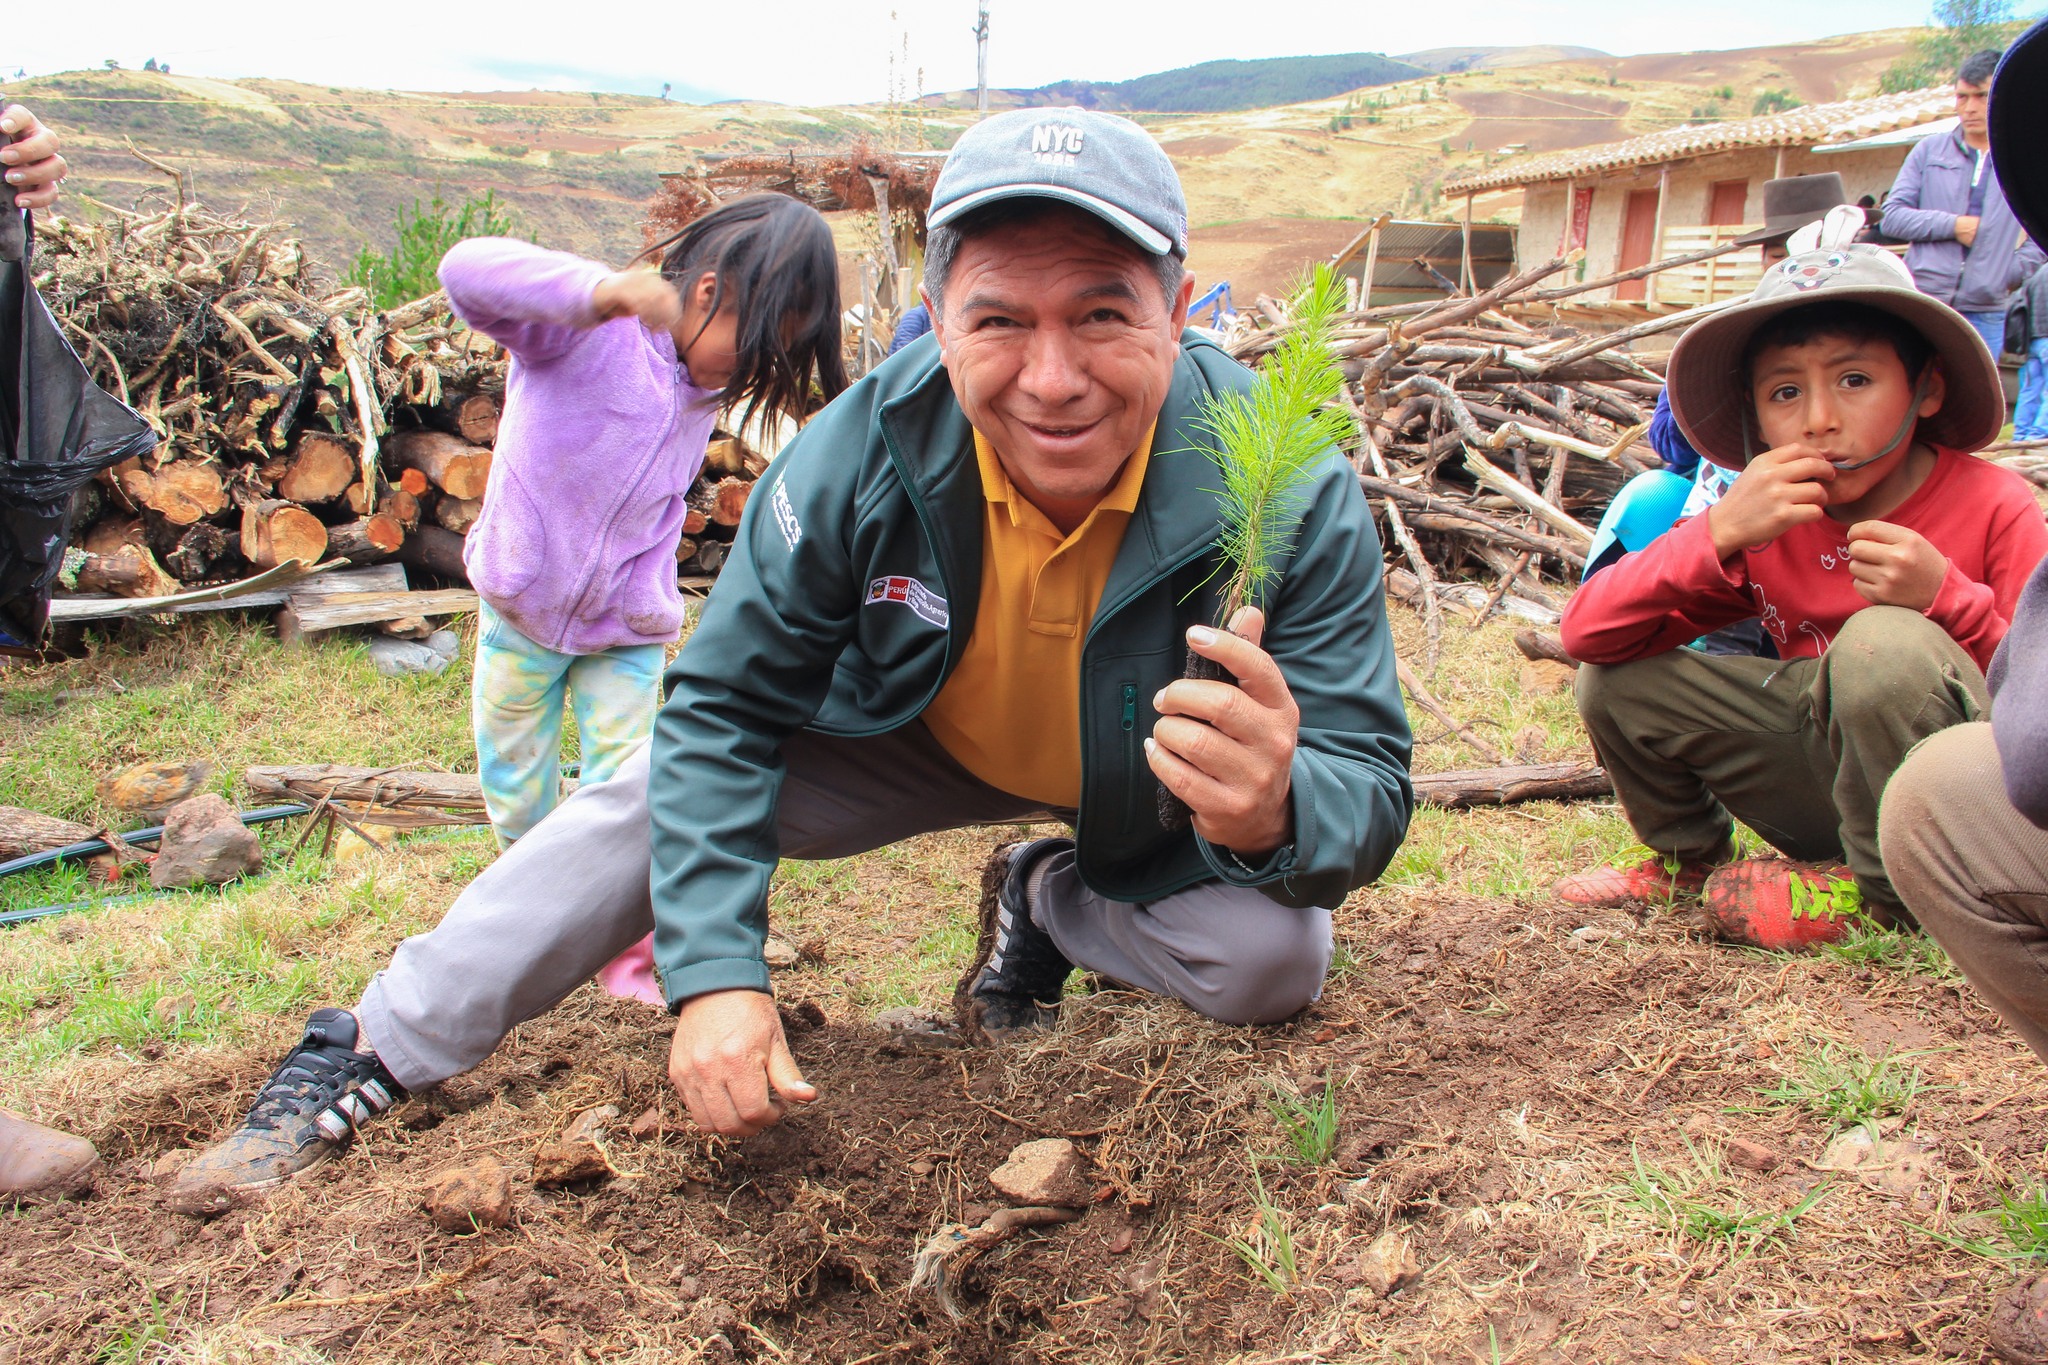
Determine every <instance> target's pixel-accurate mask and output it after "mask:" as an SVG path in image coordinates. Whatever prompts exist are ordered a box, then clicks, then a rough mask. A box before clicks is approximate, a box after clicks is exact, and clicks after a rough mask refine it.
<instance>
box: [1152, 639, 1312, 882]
mask: <svg viewBox="0 0 2048 1365" xmlns="http://www.w3.org/2000/svg"><path fill="white" fill-rule="evenodd" d="M1230 627H1231V629H1230V631H1220V630H1210V629H1208V628H1207V627H1205V626H1196V627H1195V628H1194V629H1192V630H1190V631H1189V632H1188V644H1189V646H1190V647H1191V648H1192V649H1193V650H1194V651H1195V653H1197V654H1199V655H1201V656H1202V657H1203V658H1205V659H1213V660H1215V661H1216V662H1217V663H1219V664H1222V665H1223V667H1224V668H1225V669H1226V670H1228V671H1229V672H1230V673H1231V674H1232V675H1234V676H1235V677H1236V678H1237V681H1238V686H1236V687H1232V686H1231V685H1230V684H1229V683H1226V682H1209V681H1205V680H1200V679H1192V678H1182V679H1181V680H1179V681H1178V682H1174V683H1170V684H1168V685H1167V686H1166V687H1165V688H1163V689H1161V691H1160V693H1159V695H1158V696H1157V697H1155V698H1153V702H1152V704H1153V707H1154V708H1155V709H1156V710H1157V711H1158V712H1159V723H1158V724H1157V725H1155V726H1154V727H1152V737H1151V738H1150V739H1148V740H1146V741H1145V757H1146V759H1147V760H1148V761H1149V762H1150V763H1151V765H1152V771H1153V772H1154V773H1156V774H1158V776H1159V780H1160V781H1161V782H1163V783H1165V784H1166V789H1167V790H1168V791H1170V792H1172V793H1173V794H1174V795H1175V796H1178V797H1179V798H1180V799H1181V800H1183V801H1185V802H1187V803H1188V809H1189V810H1191V811H1193V812H1194V817H1195V818H1194V825H1195V833H1197V834H1199V835H1201V836H1202V837H1203V838H1204V839H1207V840H1208V841H1209V842H1210V843H1212V844H1215V845H1216V846H1217V847H1219V848H1227V849H1229V850H1230V851H1231V852H1233V853H1236V854H1239V855H1240V856H1243V857H1245V858H1247V859H1251V858H1256V857H1260V856H1263V855H1265V854H1267V853H1270V852H1272V851H1273V850H1274V849H1276V848H1279V847H1280V846H1281V845H1282V844H1286V843H1291V842H1292V841H1293V839H1294V806H1293V803H1292V802H1291V801H1289V800H1288V794H1289V792H1290V791H1291V789H1292V786H1293V774H1294V745H1295V739H1296V737H1297V736H1298V734H1299V733H1300V730H1301V712H1300V710H1299V709H1297V708H1296V706H1295V704H1294V694H1293V693H1292V692H1290V691H1289V690H1288V688H1287V679H1286V677H1285V676H1283V675H1282V674H1281V672H1280V665H1278V664H1276V663H1274V662H1273V656H1272V655H1270V654H1268V653H1266V651H1265V650H1263V649H1260V648H1259V641H1260V640H1261V639H1262V638H1264V636H1265V633H1266V618H1265V615H1264V613H1262V612H1260V611H1259V610H1258V609H1257V608H1255V607H1246V608H1244V609H1243V610H1242V611H1240V612H1238V614H1237V615H1236V616H1235V617H1233V618H1232V620H1231V622H1230ZM1231 632H1235V633H1234V634H1233V633H1231Z"/></svg>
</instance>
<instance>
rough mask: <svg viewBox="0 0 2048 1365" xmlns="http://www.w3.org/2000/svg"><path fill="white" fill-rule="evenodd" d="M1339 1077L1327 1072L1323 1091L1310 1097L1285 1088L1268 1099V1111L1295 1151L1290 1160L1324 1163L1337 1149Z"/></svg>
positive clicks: (1306, 1164) (1309, 1163) (1308, 1163)
mask: <svg viewBox="0 0 2048 1365" xmlns="http://www.w3.org/2000/svg"><path fill="white" fill-rule="evenodd" d="M1339 1088H1340V1087H1339V1086H1338V1084H1337V1081H1336V1078H1335V1077H1334V1076H1332V1075H1331V1074H1330V1073H1329V1072H1324V1073H1323V1087H1322V1090H1321V1091H1320V1092H1319V1093H1318V1094H1317V1095H1316V1096H1315V1098H1313V1099H1310V1098H1308V1097H1307V1096H1304V1095H1292V1094H1288V1093H1287V1092H1285V1091H1281V1092H1279V1093H1277V1094H1276V1095H1274V1097H1273V1098H1272V1099H1269V1100H1267V1101H1266V1109H1267V1112H1269V1113H1271V1114H1272V1116H1273V1117H1274V1119H1275V1120H1277V1121H1278V1122H1279V1124H1280V1131H1281V1133H1282V1134H1283V1135H1284V1136H1285V1137H1286V1138H1287V1145H1288V1147H1289V1148H1291V1149H1292V1150H1291V1153H1290V1154H1288V1155H1287V1159H1288V1160H1290V1161H1294V1162H1297V1163H1299V1164H1300V1165H1303V1166H1320V1165H1322V1164H1323V1163H1324V1162H1326V1161H1328V1160H1329V1159H1330V1157H1331V1156H1332V1154H1334V1153H1335V1152H1336V1150H1337V1092H1338V1090H1339Z"/></svg>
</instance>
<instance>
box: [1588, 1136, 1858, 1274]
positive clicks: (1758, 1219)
mask: <svg viewBox="0 0 2048 1365" xmlns="http://www.w3.org/2000/svg"><path fill="white" fill-rule="evenodd" d="M1630 1155H1631V1158H1632V1162H1633V1166H1634V1169H1633V1170H1632V1171H1631V1172H1630V1173H1629V1175H1628V1176H1627V1177H1626V1178H1625V1180H1624V1182H1623V1183H1622V1184H1621V1185H1620V1186H1618V1187H1616V1188H1614V1189H1612V1190H1609V1191H1608V1192H1607V1194H1608V1198H1609V1200H1610V1201H1611V1203H1612V1205H1613V1207H1614V1208H1616V1209H1617V1210H1625V1211H1627V1212H1628V1213H1629V1214H1631V1215H1632V1216H1634V1217H1635V1218H1638V1219H1641V1220H1644V1221H1647V1222H1649V1223H1650V1224H1652V1225H1653V1226H1655V1227H1656V1228H1658V1229H1659V1230H1661V1231H1663V1232H1666V1233H1670V1234H1673V1235H1676V1236H1681V1237H1685V1238H1687V1239H1689V1240H1691V1241H1694V1242H1698V1243H1700V1244H1702V1245H1704V1246H1710V1247H1723V1248H1726V1249H1727V1250H1728V1251H1729V1252H1730V1253H1731V1254H1732V1255H1733V1256H1734V1257H1735V1258H1736V1259H1738V1260H1740V1259H1742V1258H1744V1257H1747V1256H1751V1255H1754V1254H1755V1253H1756V1252H1758V1251H1760V1250H1762V1249H1763V1248H1764V1247H1766V1246H1769V1245H1771V1244H1773V1243H1776V1242H1779V1241H1782V1240H1784V1239H1785V1238H1786V1237H1788V1236H1789V1235H1790V1234H1791V1231H1792V1227H1793V1224H1794V1223H1796V1222H1797V1221H1798V1220H1799V1219H1800V1217H1801V1216H1803V1215H1804V1214H1805V1213H1806V1212H1807V1211H1808V1210H1810V1209H1812V1208H1813V1206H1814V1205H1815V1204H1817V1203H1819V1202H1820V1199H1821V1196H1822V1195H1823V1194H1825V1193H1826V1191H1827V1186H1825V1185H1817V1186H1815V1187H1814V1189H1813V1190H1811V1191H1810V1192H1809V1193H1808V1194H1807V1196H1806V1197H1805V1198H1804V1199H1802V1200H1800V1201H1799V1202H1798V1203H1797V1204H1795V1205H1794V1206H1793V1207H1792V1208H1790V1209H1786V1210H1784V1211H1783V1212H1778V1213H1765V1212H1761V1211H1758V1210H1756V1209H1752V1208H1750V1207H1748V1206H1747V1205H1745V1204H1743V1203H1741V1202H1739V1199H1738V1198H1737V1194H1736V1192H1735V1191H1734V1190H1733V1189H1732V1188H1731V1187H1730V1182H1729V1181H1728V1178H1727V1174H1726V1172H1725V1171H1724V1170H1723V1168H1722V1165H1721V1158H1720V1154H1719V1152H1718V1151H1717V1150H1715V1149H1714V1148H1712V1147H1710V1146H1708V1147H1702V1146H1695V1145H1694V1144H1693V1143H1692V1142H1691V1141H1690V1140H1688V1141H1687V1142H1686V1161H1685V1162H1684V1164H1682V1165H1680V1166H1677V1167H1673V1168H1670V1169H1666V1168H1663V1167H1659V1166H1653V1165H1651V1164H1650V1163H1649V1162H1646V1161H1645V1160H1643V1154H1642V1151H1641V1150H1640V1149H1639V1148H1632V1149H1631V1152H1630Z"/></svg>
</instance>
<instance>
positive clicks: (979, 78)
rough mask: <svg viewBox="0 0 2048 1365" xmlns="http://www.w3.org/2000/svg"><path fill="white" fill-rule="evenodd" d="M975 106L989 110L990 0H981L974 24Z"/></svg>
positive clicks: (985, 110)
mask: <svg viewBox="0 0 2048 1365" xmlns="http://www.w3.org/2000/svg"><path fill="white" fill-rule="evenodd" d="M974 107H975V109H976V110H978V111H979V112H981V113H984V114H986V113H987V112H988V0H981V14H980V17H979V18H977V19H976V20H975V24H974Z"/></svg>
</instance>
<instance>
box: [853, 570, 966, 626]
mask: <svg viewBox="0 0 2048 1365" xmlns="http://www.w3.org/2000/svg"><path fill="white" fill-rule="evenodd" d="M877 602H901V603H902V604H903V605H904V606H906V607H909V608H910V609H911V610H912V611H914V612H916V613H917V614H918V615H919V616H922V617H923V618H924V619H925V620H927V621H929V622H931V623H932V624H933V625H935V626H937V627H939V629H941V630H944V629H945V628H946V625H947V623H948V622H949V621H950V620H951V619H952V618H951V617H950V616H949V615H948V614H947V611H946V599H945V598H943V597H941V596H939V595H938V594H937V593H935V592H933V591H932V590H931V589H930V588H927V587H926V586H925V585H924V584H922V583H920V582H918V581H917V580H916V579H915V578H908V577H905V576H904V575H902V574H891V575H889V576H888V577H886V578H877V579H876V580H875V581H874V582H872V583H870V584H868V597H867V602H866V605H867V606H870V607H872V606H874V605H875V604H876V603H877Z"/></svg>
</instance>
